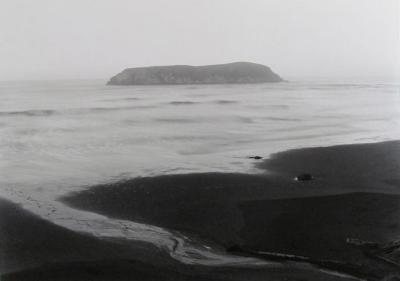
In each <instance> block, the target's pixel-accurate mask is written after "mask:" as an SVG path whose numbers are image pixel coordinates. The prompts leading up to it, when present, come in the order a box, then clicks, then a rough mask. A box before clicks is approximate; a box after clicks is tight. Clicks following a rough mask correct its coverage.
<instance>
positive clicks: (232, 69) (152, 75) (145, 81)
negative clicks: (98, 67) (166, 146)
mask: <svg viewBox="0 0 400 281" xmlns="http://www.w3.org/2000/svg"><path fill="white" fill-rule="evenodd" d="M282 81H283V79H282V78H281V77H280V76H279V75H278V74H276V73H274V72H273V71H272V70H271V69H270V68H269V67H267V66H265V65H261V64H256V63H251V62H234V63H228V64H217V65H205V66H190V65H170V66H151V67H137V68H127V69H125V70H124V71H122V72H121V73H119V74H117V75H115V76H114V77H112V78H111V79H110V81H108V83H107V85H174V84H240V83H271V82H282Z"/></svg>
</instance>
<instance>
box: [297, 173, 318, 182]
mask: <svg viewBox="0 0 400 281" xmlns="http://www.w3.org/2000/svg"><path fill="white" fill-rule="evenodd" d="M313 179H314V177H313V176H312V175H311V174H307V173H304V174H300V175H298V176H297V177H295V180H297V181H310V180H313Z"/></svg>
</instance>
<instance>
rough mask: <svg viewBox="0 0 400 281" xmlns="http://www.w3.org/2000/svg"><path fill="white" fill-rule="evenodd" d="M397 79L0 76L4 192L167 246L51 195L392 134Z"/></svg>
mask: <svg viewBox="0 0 400 281" xmlns="http://www.w3.org/2000/svg"><path fill="white" fill-rule="evenodd" d="M399 89H400V85H399V84H398V83H389V82H382V81H375V80H374V81H367V82H366V81H361V82H358V81H357V82H348V81H326V80H293V81H290V82H284V83H277V84H249V85H179V86H106V85H105V81H104V80H90V81H89V80H82V81H25V82H15V81H12V82H0V171H1V178H0V196H1V197H4V198H8V199H10V200H11V201H13V202H17V203H19V204H21V205H22V206H23V207H25V208H26V209H28V210H30V211H32V212H33V213H35V214H37V215H39V216H41V217H43V218H46V219H49V220H51V221H53V222H55V223H57V224H59V225H62V226H65V227H68V228H70V229H73V230H77V231H84V232H89V233H92V234H94V235H96V236H104V237H120V236H125V237H128V238H132V239H135V240H144V241H148V242H151V243H156V244H157V243H158V244H159V245H160V246H165V247H170V246H171V243H172V242H171V239H170V237H172V234H171V233H169V232H168V231H166V230H163V229H161V228H157V227H153V226H146V225H141V224H135V223H132V222H126V221H121V220H113V219H110V218H106V217H104V216H100V215H97V214H93V213H90V212H86V211H80V210H74V209H72V208H69V207H67V206H65V205H63V204H62V203H60V202H58V201H57V198H58V197H60V196H62V195H65V194H67V193H69V192H75V191H79V190H82V189H86V188H87V187H88V186H91V185H96V184H101V183H108V182H114V181H118V180H124V179H128V178H132V177H138V176H154V175H161V174H179V173H197V172H242V173H257V172H260V171H258V170H257V169H256V168H255V167H254V163H255V160H253V159H249V156H254V155H260V156H263V157H269V156H270V155H271V154H272V153H275V152H279V151H282V150H287V149H294V148H302V147H314V146H329V145H337V144H349V143H369V142H379V141H386V140H395V139H400V95H399ZM126 229H130V230H131V231H127V230H126ZM174 239H176V237H175V238H174ZM163 243H164V244H163ZM174 243H175V242H174ZM205 249H206V248H205ZM192 251H193V249H192ZM178 252H179V251H178ZM202 254H204V255H206V254H205V253H202ZM185 255H187V252H186V253H185V254H182V255H181V257H180V259H183V257H185V258H187V256H185ZM226 258H227V257H226V256H225V257H224V262H227V261H226ZM208 260H209V259H208ZM215 260H218V259H215ZM229 262H232V261H229Z"/></svg>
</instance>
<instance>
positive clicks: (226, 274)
mask: <svg viewBox="0 0 400 281" xmlns="http://www.w3.org/2000/svg"><path fill="white" fill-rule="evenodd" d="M399 156H400V142H398V141H391V142H381V143H372V144H355V145H342V146H332V147H320V148H306V149H297V150H289V151H286V152H281V153H277V154H274V155H272V156H271V157H270V158H268V159H266V160H260V161H256V162H255V164H256V165H257V166H258V167H259V168H260V169H265V173H257V174H240V173H197V174H181V175H179V174H177V175H165V176H155V177H142V178H140V177H139V178H134V179H131V180H124V181H118V182H115V183H111V184H105V185H97V186H93V187H90V188H88V189H87V190H84V191H81V192H73V193H71V194H68V195H66V196H63V197H62V198H60V200H61V201H62V202H63V203H65V204H68V205H70V206H71V207H73V208H79V209H85V210H88V211H92V212H95V213H100V214H103V215H106V216H109V217H112V218H119V219H125V220H132V221H135V222H140V223H145V224H150V225H155V226H159V227H163V228H165V229H167V230H169V231H172V232H176V233H179V234H180V235H184V236H187V237H189V238H190V239H191V241H192V243H198V244H199V245H208V246H209V247H210V248H215V249H216V250H217V251H219V252H222V253H223V252H224V251H225V252H226V253H227V254H229V255H232V254H233V255H238V256H251V257H256V258H258V259H260V260H267V261H268V260H270V261H271V262H275V263H276V264H274V263H272V264H270V265H268V266H264V267H263V266H258V267H257V266H254V264H253V265H251V266H248V267H246V266H244V265H241V266H210V267H207V266H204V265H196V264H191V265H188V264H184V263H180V262H177V261H176V260H174V259H172V258H171V256H170V254H171V253H168V252H166V249H160V248H156V247H152V246H151V245H150V244H148V243H141V242H140V241H126V240H124V239H120V240H119V239H114V240H110V239H101V238H97V237H92V236H89V235H86V234H80V233H75V232H73V231H70V230H66V229H64V228H62V227H59V226H56V225H53V224H52V223H50V222H48V221H44V220H42V219H40V218H37V217H36V216H33V215H30V214H29V213H28V212H26V211H24V210H21V209H20V208H18V206H16V205H14V204H12V203H8V202H6V201H2V202H1V208H2V209H3V210H4V211H2V220H1V224H2V225H1V235H0V237H1V240H2V243H1V244H0V245H2V248H3V249H7V250H6V251H5V250H3V249H2V251H1V252H2V254H3V257H2V258H1V260H2V261H3V263H4V264H3V266H2V267H3V269H8V270H7V271H8V273H7V274H5V275H4V276H3V277H2V278H3V279H2V280H39V279H37V278H36V279H35V277H34V276H40V279H41V280H90V278H94V277H93V276H97V277H96V278H97V279H96V280H159V279H160V278H162V279H163V280H241V279H240V278H241V277H240V276H242V277H243V275H242V274H244V275H245V276H246V279H247V278H248V279H247V280H261V279H263V278H270V279H269V280H302V279H301V277H306V279H307V280H351V279H352V278H353V279H356V278H359V279H365V280H381V278H383V277H385V276H389V275H391V274H399V265H398V261H399V260H398V258H397V255H398V251H397V247H396V246H394V247H392V248H393V249H391V250H390V251H386V252H385V253H383V252H380V249H383V248H385V247H386V248H387V245H396V244H394V242H396V241H397V240H398V238H399V236H400V225H399V223H398V218H399V215H400V201H399V200H400V194H399V191H398V187H399V185H398V183H399V182H400V173H398V168H399V167H400V157H399ZM301 173H310V174H311V175H312V176H313V179H312V180H309V181H296V180H295V177H296V176H298V175H299V174H301ZM3 214H5V215H3ZM27 229H29V231H27ZM354 241H358V242H356V243H354ZM21 243H22V244H21ZM138 245H139V246H138ZM4 247H5V248H4ZM175 250H176V249H175ZM263 253H264V254H263ZM271 253H272V255H271ZM276 254H278V255H276ZM279 255H287V256H281V257H280V256H279ZM374 255H375V256H374ZM288 257H289V258H288ZM292 257H295V258H292ZM299 257H301V258H300V259H299ZM302 257H306V258H307V259H310V262H309V263H308V262H307V260H302ZM327 261H329V262H334V264H332V263H327ZM324 265H327V268H324ZM341 267H342V269H343V270H342V271H341ZM115 268H118V270H117V272H119V273H118V274H117V275H115ZM154 268H157V270H156V271H155V270H154ZM332 268H335V270H333V269H332ZM324 270H325V271H324ZM329 270H331V271H332V272H337V273H338V274H337V275H335V274H332V272H331V273H327V272H329ZM155 272H156V274H155ZM67 273H68V274H67ZM91 274H92V275H91ZM96 274H97V275H96ZM154 274H155V275H154ZM340 274H341V275H340ZM89 276H92V277H89ZM29 278H31V279H29ZM63 278H64V279H63ZM71 278H72V279H71ZM79 278H80V279H79ZM85 278H86V279H85ZM88 278H89V279H88ZM101 278H102V279H101ZM107 278H108V279H107ZM118 278H119V279H118ZM146 278H147V279H146ZM168 278H171V279H168ZM202 278H204V279H202ZM210 278H211V279H210ZM253 278H254V279H253ZM274 278H275V279H274ZM329 278H332V279H329ZM335 278H336V279H335Z"/></svg>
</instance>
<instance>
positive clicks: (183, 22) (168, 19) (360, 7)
mask: <svg viewBox="0 0 400 281" xmlns="http://www.w3.org/2000/svg"><path fill="white" fill-rule="evenodd" d="M398 2H399V1H398V0H143V1H139V0H35V1H33V0H1V1H0V80H14V79H17V80H18V79H27V80H30V79H75V78H108V77H109V76H112V75H114V74H115V73H117V72H119V71H121V70H122V69H124V68H126V67H135V66H147V65H168V64H193V65H203V64H214V63H226V62H233V61H251V62H257V63H262V64H266V65H268V66H270V67H272V69H273V70H275V71H276V72H278V73H279V74H281V75H282V76H283V77H288V76H325V77H331V76H336V77H337V76H339V77H340V76H344V77H345V76H393V75H394V73H395V68H396V65H398V64H399V56H398V52H399V51H400V46H399V28H400V27H399V14H400V10H399V9H400V8H399V4H398Z"/></svg>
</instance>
